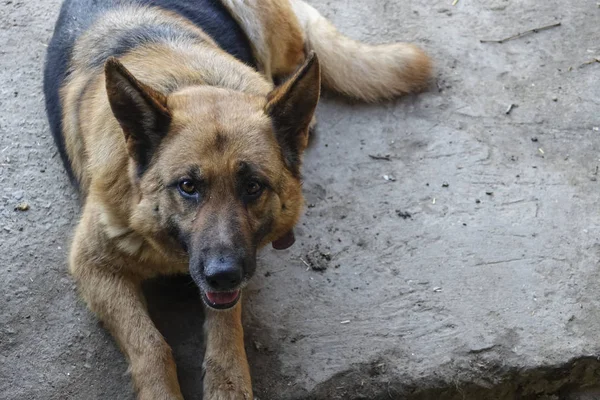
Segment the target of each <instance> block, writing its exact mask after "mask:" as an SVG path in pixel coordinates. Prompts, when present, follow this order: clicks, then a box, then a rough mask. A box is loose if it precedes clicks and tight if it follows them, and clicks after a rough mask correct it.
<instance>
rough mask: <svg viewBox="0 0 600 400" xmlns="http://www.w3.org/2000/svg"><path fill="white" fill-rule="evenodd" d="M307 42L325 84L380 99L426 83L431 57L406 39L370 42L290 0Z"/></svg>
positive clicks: (368, 99)
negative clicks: (345, 32)
mask: <svg viewBox="0 0 600 400" xmlns="http://www.w3.org/2000/svg"><path fill="white" fill-rule="evenodd" d="M291 3H292V7H293V9H294V13H295V14H296V16H297V18H298V20H299V21H300V25H301V26H302V28H303V29H304V34H305V36H306V38H305V40H306V45H307V47H308V49H309V50H314V51H315V52H316V53H317V56H318V57H319V63H320V64H321V74H322V81H323V84H324V85H325V86H326V87H328V88H330V89H333V90H335V91H338V92H340V93H342V94H345V95H348V96H350V97H354V98H358V99H361V100H365V101H377V100H380V99H387V98H391V97H394V96H397V95H400V94H404V93H411V92H417V91H419V90H422V89H424V88H425V86H427V83H428V80H429V78H430V76H431V61H430V60H429V57H428V56H427V55H426V54H425V53H424V52H423V51H422V50H421V49H419V48H418V47H416V46H413V45H411V44H407V43H394V44H385V45H378V46H370V45H367V44H364V43H360V42H357V41H355V40H352V39H350V38H347V37H345V36H343V35H342V34H340V33H339V32H338V31H337V29H336V28H335V27H334V26H333V25H332V24H331V23H330V22H329V21H327V19H325V17H323V16H322V15H321V14H319V12H318V11H317V10H315V9H314V8H313V7H312V6H310V5H308V4H306V3H305V2H304V1H302V0H291Z"/></svg>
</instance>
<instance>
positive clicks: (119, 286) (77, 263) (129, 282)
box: [71, 246, 183, 400]
mask: <svg viewBox="0 0 600 400" xmlns="http://www.w3.org/2000/svg"><path fill="white" fill-rule="evenodd" d="M75 247H76V248H75V253H74V255H73V257H72V259H71V260H72V261H71V273H72V274H73V276H74V278H75V280H76V281H77V286H78V288H79V291H80V292H81V295H82V297H83V298H84V300H85V301H86V302H87V304H88V306H89V308H90V309H91V310H92V311H93V312H95V313H96V314H97V315H98V317H100V319H101V320H102V322H104V324H105V326H106V327H107V328H108V329H109V330H110V332H111V333H112V335H113V336H114V338H115V339H116V341H117V343H118V344H119V347H120V348H121V350H122V351H123V353H125V355H126V356H127V358H128V359H129V364H130V370H131V375H132V378H133V383H134V386H135V388H136V391H137V393H138V399H139V400H183V396H182V395H181V391H180V389H179V382H178V381H177V371H176V367H175V361H174V360H173V356H172V355H171V348H170V347H169V345H168V344H167V343H166V342H165V340H164V338H163V337H162V335H161V334H160V332H159V331H158V330H157V329H156V327H155V326H154V324H153V323H152V321H151V320H150V317H149V315H148V312H147V310H146V306H145V304H144V299H143V295H142V293H141V289H140V284H139V281H137V280H136V279H134V278H132V277H131V276H128V275H127V274H125V273H122V271H110V270H106V269H105V268H104V267H102V266H98V265H95V264H93V263H92V262H89V261H86V260H84V259H85V258H87V257H86V256H84V254H88V255H89V253H88V252H87V251H85V250H84V251H81V250H80V248H78V247H79V246H75Z"/></svg>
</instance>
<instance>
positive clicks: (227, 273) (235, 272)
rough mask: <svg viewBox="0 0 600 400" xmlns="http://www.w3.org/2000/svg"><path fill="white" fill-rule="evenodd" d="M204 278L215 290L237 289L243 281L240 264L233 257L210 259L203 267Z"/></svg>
mask: <svg viewBox="0 0 600 400" xmlns="http://www.w3.org/2000/svg"><path fill="white" fill-rule="evenodd" d="M204 277H205V278H206V283H208V284H209V286H211V287H212V288H213V289H215V290H224V291H227V290H234V289H237V287H238V286H239V284H240V283H241V282H242V279H243V266H242V262H241V261H239V260H236V257H233V256H224V255H223V256H218V257H211V258H209V259H208V261H207V262H206V264H205V266H204Z"/></svg>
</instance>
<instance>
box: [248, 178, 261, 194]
mask: <svg viewBox="0 0 600 400" xmlns="http://www.w3.org/2000/svg"><path fill="white" fill-rule="evenodd" d="M262 190H263V185H261V184H260V183H259V182H257V181H250V182H248V184H246V193H245V194H246V196H250V197H256V196H258V195H259V194H260V193H261V192H262Z"/></svg>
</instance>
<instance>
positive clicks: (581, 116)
mask: <svg viewBox="0 0 600 400" xmlns="http://www.w3.org/2000/svg"><path fill="white" fill-rule="evenodd" d="M311 3H313V5H314V6H315V7H316V8H318V9H319V10H320V11H321V12H323V13H324V14H325V15H326V16H327V17H329V18H330V19H331V20H332V21H333V22H334V23H335V24H336V25H337V26H338V27H339V28H340V30H341V31H343V32H344V33H346V34H348V35H349V36H351V37H353V38H356V39H360V40H363V41H367V42H371V43H377V42H388V41H396V40H404V41H409V42H415V43H418V44H420V45H421V46H422V47H424V48H425V49H426V50H427V51H428V52H429V53H430V54H431V56H432V57H433V59H434V61H435V64H436V69H437V77H436V82H434V83H432V85H431V88H430V90H429V91H428V92H427V93H424V94H421V95H418V96H409V97H405V98H402V99H399V100H396V101H393V102H389V103H384V104H378V105H363V104H356V103H353V102H348V101H346V100H343V99H340V98H338V97H336V96H333V95H327V96H325V98H324V100H323V102H322V104H321V105H320V107H319V110H318V118H319V127H318V132H317V135H316V137H315V138H314V140H313V143H312V145H311V148H310V150H309V151H308V153H307V157H306V165H305V169H304V176H305V193H306V197H307V203H308V205H309V206H308V207H307V209H306V213H305V215H304V217H303V219H302V221H301V223H300V225H299V227H298V229H297V242H296V245H295V246H294V247H292V248H291V249H290V250H287V251H282V252H275V251H274V250H271V249H266V250H265V251H263V252H262V253H261V256H260V263H259V270H258V272H257V275H256V277H255V279H254V282H253V284H252V285H251V287H250V289H249V290H248V291H247V293H246V295H245V300H246V304H245V315H244V319H245V328H246V336H247V349H248V353H249V358H250V362H251V368H252V370H253V380H254V385H255V391H256V396H257V397H258V398H260V399H262V400H265V399H290V400H291V399H390V398H392V399H538V398H539V399H555V400H557V399H572V400H574V399H580V400H588V399H596V398H600V392H598V391H597V390H595V389H593V388H592V389H585V390H581V391H580V390H579V388H580V387H589V386H593V385H594V384H595V383H597V381H598V377H599V375H600V361H598V358H597V357H598V355H599V354H600V340H599V339H598V338H599V336H600V335H599V332H600V311H599V310H600V296H599V295H598V290H597V285H598V281H599V280H600V268H599V267H600V264H599V257H600V240H599V236H600V213H599V211H600V210H599V207H600V206H599V203H598V197H599V193H600V182H599V181H598V179H600V177H599V176H597V175H598V166H599V165H600V159H599V154H600V153H599V150H600V138H599V135H600V113H599V111H598V110H599V107H600V63H587V62H588V61H591V60H593V59H594V58H595V57H600V47H599V46H600V41H599V39H600V24H598V21H599V18H600V8H598V6H597V5H596V2H594V1H586V0H573V1H570V2H561V1H558V0H549V1H544V2H540V1H535V0H521V1H516V0H488V1H485V2H475V1H472V0H460V1H458V3H457V4H456V5H455V6H453V5H452V1H451V0H443V1H442V0H433V1H414V0H387V1H384V0H381V1H380V0H377V1H364V2H363V1H359V0H346V1H341V2H331V1H325V0H313V1H311ZM58 9H59V1H58V0H43V1H39V2H24V1H21V0H12V1H4V2H3V3H2V4H1V5H0V36H1V37H2V43H3V44H2V47H1V48H0V51H1V58H0V64H1V67H2V68H0V76H1V78H2V82H3V85H2V86H1V87H0V90H1V97H0V101H1V104H2V107H0V131H1V135H0V187H1V188H2V194H1V202H0V215H1V217H0V261H1V262H0V293H1V294H0V296H1V298H0V302H1V304H2V306H1V307H0V398H2V399H132V398H133V395H132V392H131V388H130V383H129V378H128V376H127V375H126V370H127V366H126V363H125V361H124V360H123V357H122V356H121V355H120V353H119V351H118V350H117V349H116V347H115V345H114V343H113V341H112V339H111V338H110V337H109V336H108V335H107V334H106V333H105V332H104V330H103V329H102V327H101V326H100V325H99V324H98V323H97V322H96V320H95V319H94V317H93V316H91V315H90V313H89V312H88V311H87V310H86V309H85V307H84V305H83V304H82V303H81V301H79V300H78V299H77V296H76V294H75V290H74V286H73V284H72V282H71V280H70V279H69V277H68V275H67V273H66V253H67V250H66V249H67V247H68V243H69V238H70V236H71V232H72V230H73V227H74V225H75V223H76V221H77V217H78V215H79V205H78V202H77V197H76V195H75V193H74V191H73V189H72V188H71V187H70V186H69V183H68V181H67V178H66V175H65V173H64V171H63V169H62V166H61V164H60V161H59V158H58V156H57V154H56V151H55V149H54V146H53V143H52V139H51V136H50V133H49V130H48V126H47V123H46V120H45V115H44V112H43V98H42V93H41V68H42V63H43V60H44V56H45V44H46V43H47V41H48V39H49V37H50V34H51V30H52V28H53V25H54V21H55V18H56V16H57V13H58ZM559 21H560V22H562V25H561V26H559V27H556V28H553V29H549V30H546V31H542V32H539V33H533V34H531V35H528V36H524V37H522V38H519V39H515V40H512V41H508V42H505V43H502V44H498V43H480V41H479V40H480V39H501V38H504V37H508V36H511V35H513V34H515V33H517V32H522V31H525V30H527V29H531V28H537V27H541V26H544V25H548V24H552V23H555V22H559ZM510 104H514V107H513V108H512V110H511V112H510V113H509V114H506V111H507V109H508V107H509V105H510ZM388 154H389V155H390V158H391V161H386V160H375V159H372V158H370V157H369V155H388ZM384 175H388V176H393V177H394V178H395V179H396V180H395V181H390V180H385V179H384V178H383V176H384ZM23 202H26V203H27V204H29V207H30V208H29V210H28V211H18V210H15V207H16V206H17V205H18V204H20V203H23ZM409 215H410V216H409ZM307 259H310V260H311V262H312V263H318V265H319V266H321V267H323V266H324V267H326V269H325V270H324V271H315V270H312V269H310V268H308V269H307V266H306V265H305V262H306V261H307ZM146 289H147V292H148V294H149V299H150V309H151V311H152V314H153V316H154V318H155V319H156V321H157V324H158V326H159V327H160V328H161V330H162V332H163V333H164V334H165V336H166V337H167V340H168V341H169V343H171V344H172V345H173V347H174V352H175V355H176V358H177V359H178V365H179V376H180V381H181V383H182V387H183V390H184V392H185V395H186V399H200V398H201V391H200V387H201V380H200V366H201V357H202V354H201V348H202V331H201V325H202V310H201V306H200V303H199V300H198V299H197V296H196V292H195V289H194V288H193V286H191V285H190V282H189V281H187V280H186V279H185V278H182V279H165V280H157V281H155V282H150V283H149V284H148V286H147V288H146Z"/></svg>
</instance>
